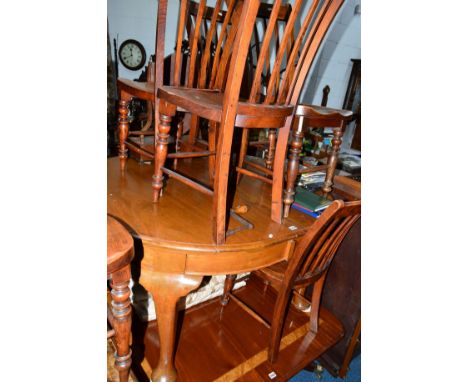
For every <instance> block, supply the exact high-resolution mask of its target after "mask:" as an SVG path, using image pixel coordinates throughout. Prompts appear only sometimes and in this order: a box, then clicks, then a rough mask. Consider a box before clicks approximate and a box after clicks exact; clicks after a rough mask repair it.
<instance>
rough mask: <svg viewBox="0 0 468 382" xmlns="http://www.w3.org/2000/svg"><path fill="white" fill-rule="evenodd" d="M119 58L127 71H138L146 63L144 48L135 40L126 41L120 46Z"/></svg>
mask: <svg viewBox="0 0 468 382" xmlns="http://www.w3.org/2000/svg"><path fill="white" fill-rule="evenodd" d="M119 58H120V61H122V64H123V66H125V67H126V68H127V69H130V70H138V69H140V68H142V67H143V65H144V64H145V61H146V53H145V48H144V47H143V45H141V44H140V43H139V42H138V41H136V40H126V41H124V42H123V43H122V45H120V49H119Z"/></svg>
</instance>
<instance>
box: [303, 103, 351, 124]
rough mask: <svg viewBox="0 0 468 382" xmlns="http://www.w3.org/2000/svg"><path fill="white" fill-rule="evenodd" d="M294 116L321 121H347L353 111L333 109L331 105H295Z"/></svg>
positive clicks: (337, 122)
mask: <svg viewBox="0 0 468 382" xmlns="http://www.w3.org/2000/svg"><path fill="white" fill-rule="evenodd" d="M296 116H298V117H300V116H303V117H305V118H309V119H314V120H322V121H324V122H325V121H336V122H335V123H336V124H339V123H340V121H342V120H344V121H348V120H350V119H351V118H352V117H353V112H352V111H350V110H344V109H334V108H332V107H326V106H317V105H297V108H296Z"/></svg>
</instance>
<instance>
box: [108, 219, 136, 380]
mask: <svg viewBox="0 0 468 382" xmlns="http://www.w3.org/2000/svg"><path fill="white" fill-rule="evenodd" d="M132 258H133V239H132V237H131V236H130V234H129V233H128V231H127V230H126V229H125V228H124V227H123V226H122V225H121V224H120V223H119V222H117V220H115V219H114V218H112V217H110V216H107V280H110V285H111V293H110V297H111V300H112V301H111V308H110V309H109V307H108V309H107V320H108V321H109V323H110V325H111V327H112V330H111V331H108V333H107V338H109V337H111V336H114V343H115V347H116V349H117V350H116V352H115V355H114V357H115V368H116V369H117V370H118V371H119V379H120V381H121V382H127V381H128V375H129V372H130V365H131V363H132V358H131V357H132V351H131V349H130V330H131V325H132V307H131V304H130V289H129V287H128V284H129V282H130V277H131V275H130V262H131V261H132Z"/></svg>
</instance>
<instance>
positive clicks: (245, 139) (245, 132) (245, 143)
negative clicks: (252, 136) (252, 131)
mask: <svg viewBox="0 0 468 382" xmlns="http://www.w3.org/2000/svg"><path fill="white" fill-rule="evenodd" d="M248 148H249V129H242V141H241V147H240V152H239V161H238V163H237V166H238V167H239V168H244V160H245V156H246V155H247V149H248ZM241 178H242V174H241V173H237V184H239V182H240V180H241Z"/></svg>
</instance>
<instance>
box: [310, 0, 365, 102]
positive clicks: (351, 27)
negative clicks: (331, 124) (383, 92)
mask: <svg viewBox="0 0 468 382" xmlns="http://www.w3.org/2000/svg"><path fill="white" fill-rule="evenodd" d="M360 3H361V1H360V0H345V3H344V4H343V6H342V8H341V9H340V11H339V14H338V15H337V17H336V19H335V20H334V22H333V24H332V25H331V27H330V30H329V32H328V34H327V36H326V39H325V42H324V43H323V46H322V49H321V53H320V54H319V56H318V58H317V60H316V63H315V64H314V67H313V69H312V73H311V77H310V80H309V82H308V84H307V85H306V86H305V88H304V90H303V95H302V102H305V103H312V104H318V105H320V102H321V101H322V89H323V88H324V87H325V86H326V85H328V86H330V89H331V90H330V93H329V95H328V103H327V106H330V107H336V108H341V107H342V106H343V101H344V97H345V95H346V89H347V86H348V81H349V76H350V74H351V68H352V62H351V59H352V58H361V16H360V14H359V15H355V14H354V10H355V8H356V6H357V5H360Z"/></svg>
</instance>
